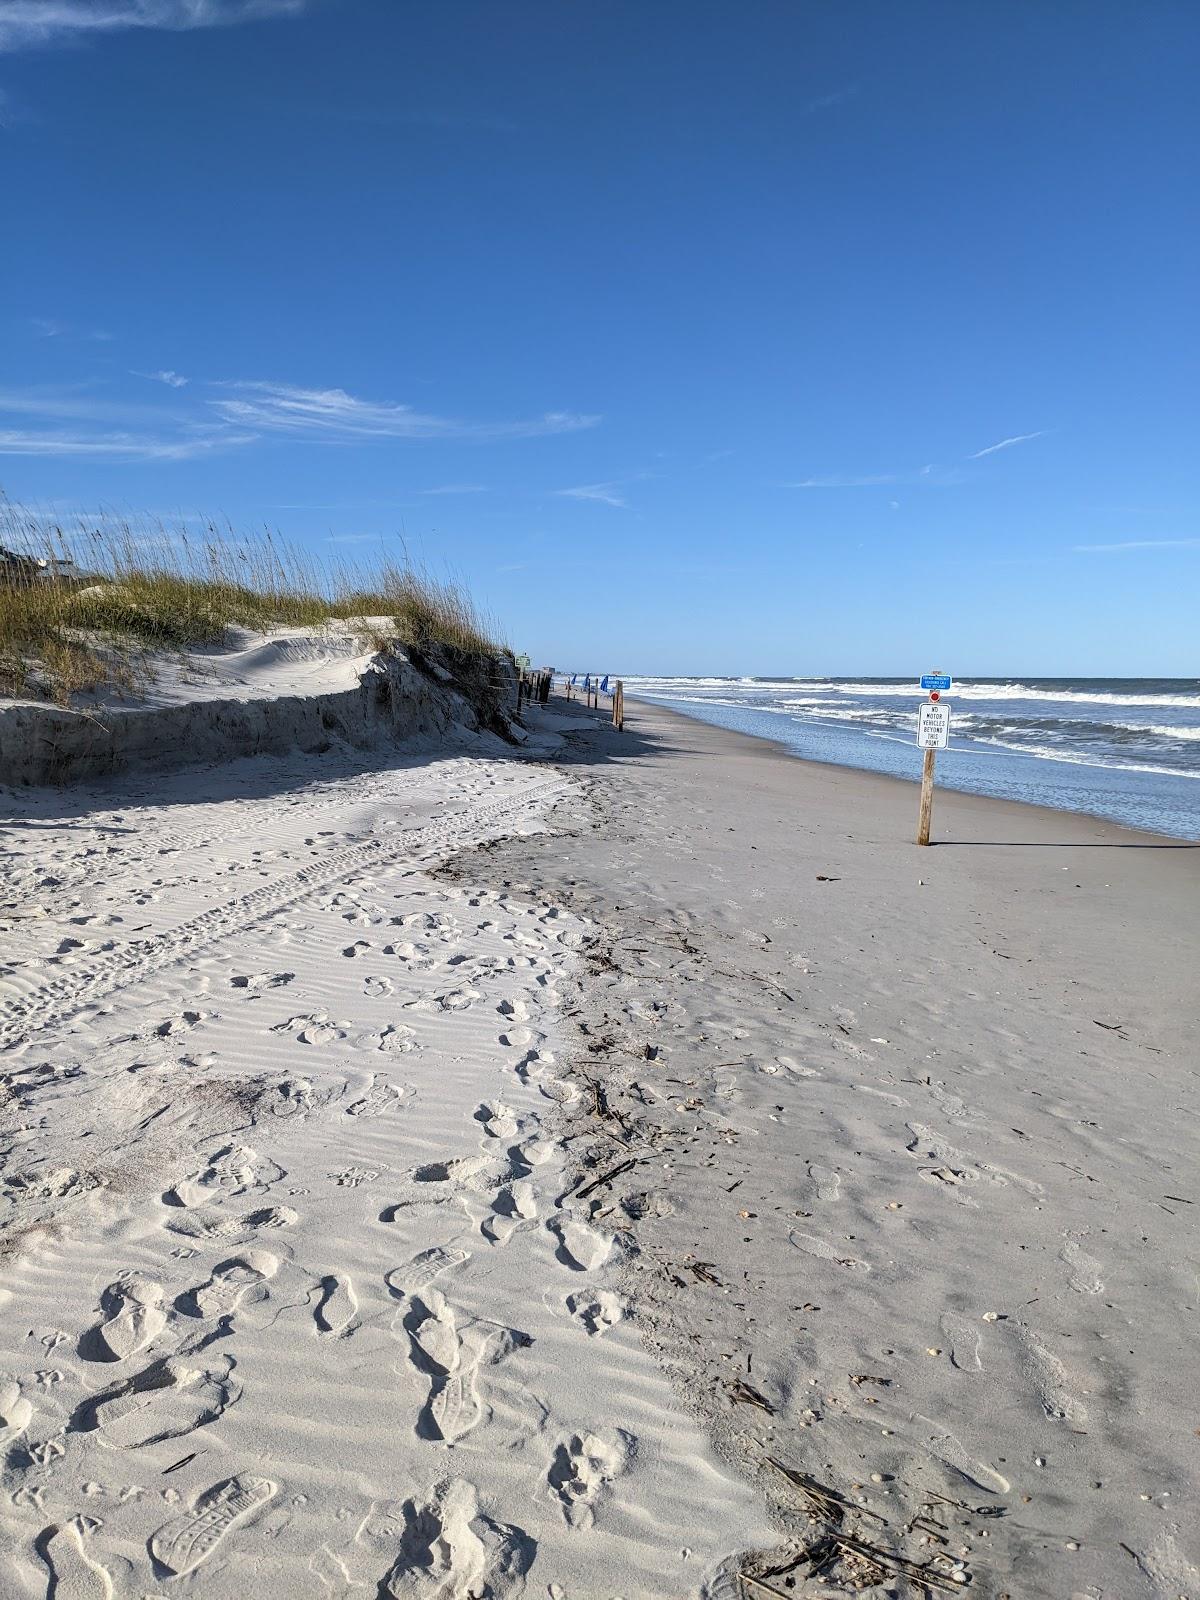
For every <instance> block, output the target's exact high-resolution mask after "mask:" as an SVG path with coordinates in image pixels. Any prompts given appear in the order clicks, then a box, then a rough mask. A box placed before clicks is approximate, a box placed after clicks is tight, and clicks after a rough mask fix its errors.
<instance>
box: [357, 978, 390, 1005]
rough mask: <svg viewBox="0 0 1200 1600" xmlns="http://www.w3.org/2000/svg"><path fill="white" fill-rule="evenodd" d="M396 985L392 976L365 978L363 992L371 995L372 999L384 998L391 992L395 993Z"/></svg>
mask: <svg viewBox="0 0 1200 1600" xmlns="http://www.w3.org/2000/svg"><path fill="white" fill-rule="evenodd" d="M395 992H396V985H395V984H394V983H393V982H392V980H391V979H390V978H364V979H363V993H364V994H365V995H370V997H371V999H372V1000H382V999H383V998H384V997H385V996H387V995H389V994H395Z"/></svg>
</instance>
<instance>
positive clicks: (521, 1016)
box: [496, 1000, 529, 1022]
mask: <svg viewBox="0 0 1200 1600" xmlns="http://www.w3.org/2000/svg"><path fill="white" fill-rule="evenodd" d="M496 1010H497V1011H498V1012H499V1014H500V1015H501V1016H502V1017H510V1018H511V1019H512V1020H513V1021H514V1022H528V1021H529V1007H528V1005H527V1004H526V1003H525V1001H524V1000H501V1002H500V1004H499V1005H498V1006H497V1007H496Z"/></svg>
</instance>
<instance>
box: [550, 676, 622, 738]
mask: <svg viewBox="0 0 1200 1600" xmlns="http://www.w3.org/2000/svg"><path fill="white" fill-rule="evenodd" d="M573 687H574V685H573V684H572V682H571V680H570V678H568V679H567V680H566V683H565V685H564V690H565V693H566V696H567V699H568V700H570V698H571V691H572V688H573ZM581 692H582V694H583V700H584V704H585V705H586V706H587V707H588V708H589V709H591V708H593V707H594V708H595V709H596V710H597V711H599V709H600V686H599V683H598V682H597V681H596V679H595V678H593V677H591V676H590V675H589V677H588V678H586V679H585V680H584V683H583V687H582V690H581ZM608 699H609V700H611V702H612V721H613V727H614V728H615V729H616V730H617V732H618V733H621V732H623V731H624V728H625V685H624V683H622V681H621V679H620V678H617V679H616V681H615V682H614V683H613V686H612V689H611V690H610V691H609V693H608Z"/></svg>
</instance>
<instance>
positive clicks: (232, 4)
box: [0, 0, 306, 50]
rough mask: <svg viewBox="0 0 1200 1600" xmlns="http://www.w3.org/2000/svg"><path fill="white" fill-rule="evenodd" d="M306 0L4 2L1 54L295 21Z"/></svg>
mask: <svg viewBox="0 0 1200 1600" xmlns="http://www.w3.org/2000/svg"><path fill="white" fill-rule="evenodd" d="M305 3H306V0H0V50H20V49H22V48H26V47H29V46H33V45H54V44H71V43H74V42H77V41H78V40H81V39H85V38H88V37H96V36H99V35H103V34H108V33H121V32H126V31H128V30H129V29H131V28H164V29H168V30H170V31H172V32H182V31H184V30H187V29H191V28H223V27H232V26H233V25H235V24H236V23H239V22H254V21H257V20H261V19H263V18H266V17H293V16H298V15H299V13H300V12H301V11H303V10H304V6H305Z"/></svg>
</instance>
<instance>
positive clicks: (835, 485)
mask: <svg viewBox="0 0 1200 1600" xmlns="http://www.w3.org/2000/svg"><path fill="white" fill-rule="evenodd" d="M899 482H901V479H900V478H899V477H898V476H897V474H896V473H894V472H884V473H880V474H879V475H878V476H877V477H871V478H800V479H798V480H797V481H796V482H794V483H781V484H780V485H779V487H780V488H781V489H874V488H877V487H878V486H879V485H880V484H886V483H899Z"/></svg>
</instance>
